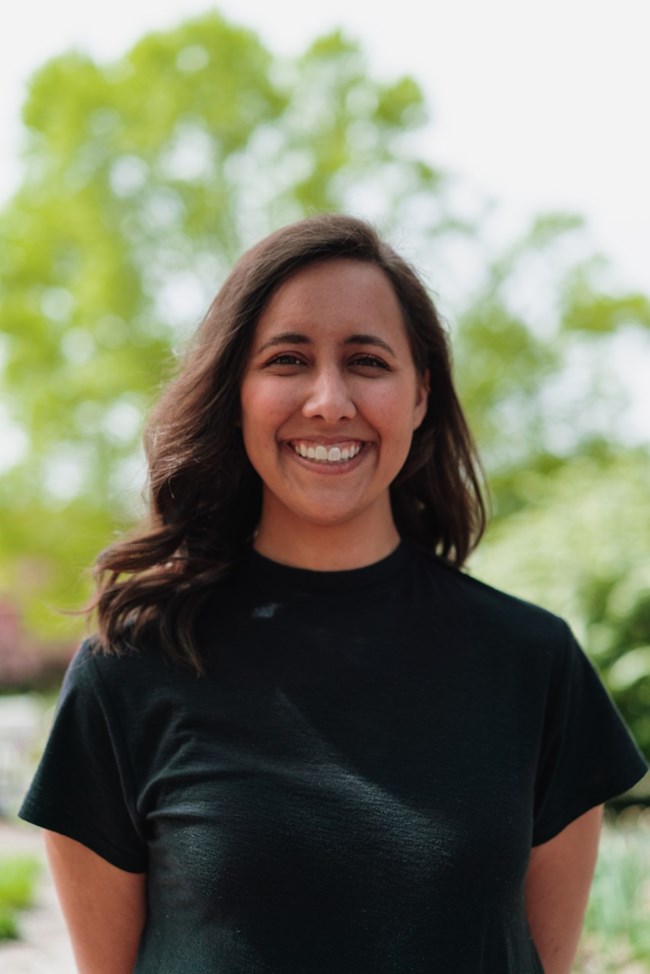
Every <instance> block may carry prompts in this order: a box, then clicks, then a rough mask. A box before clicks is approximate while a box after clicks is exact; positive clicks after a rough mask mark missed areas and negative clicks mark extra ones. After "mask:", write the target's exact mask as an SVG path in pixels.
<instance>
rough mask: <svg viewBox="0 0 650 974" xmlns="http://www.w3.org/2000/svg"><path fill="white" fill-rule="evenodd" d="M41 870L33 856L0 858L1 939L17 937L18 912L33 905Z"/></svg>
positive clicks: (14, 938)
mask: <svg viewBox="0 0 650 974" xmlns="http://www.w3.org/2000/svg"><path fill="white" fill-rule="evenodd" d="M39 870H40V867H39V864H38V861H37V860H36V859H34V858H32V857H31V856H15V857H12V858H8V859H4V858H3V859H0V941H1V940H16V939H17V937H18V935H19V932H18V921H17V916H16V914H17V913H18V911H20V910H25V909H27V908H28V907H29V906H31V905H32V901H33V898H34V889H35V885H36V880H37V878H38V874H39Z"/></svg>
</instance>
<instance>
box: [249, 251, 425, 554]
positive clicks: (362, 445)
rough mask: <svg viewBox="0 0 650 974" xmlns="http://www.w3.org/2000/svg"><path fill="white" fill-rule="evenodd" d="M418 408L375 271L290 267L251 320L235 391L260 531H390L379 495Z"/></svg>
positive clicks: (401, 335)
mask: <svg viewBox="0 0 650 974" xmlns="http://www.w3.org/2000/svg"><path fill="white" fill-rule="evenodd" d="M426 403H427V377H423V376H421V375H420V374H419V373H417V371H416V368H415V365H414V363H413V357H412V354H411V349H410V345H409V341H408V337H407V333H406V327H405V325H404V321H403V317H402V312H401V309H400V306H399V304H398V301H397V297H396V295H395V292H394V290H393V287H392V285H391V283H390V281H389V279H388V277H387V276H386V275H385V274H384V273H383V271H382V270H381V269H380V268H378V267H376V266H375V265H374V264H370V263H364V262H361V261H355V260H350V259H347V258H346V259H340V258H339V259H335V260H328V261H322V262H320V263H316V264H310V265H308V266H306V267H305V268H303V269H302V270H299V271H298V272H297V273H296V274H294V275H293V276H292V277H291V278H289V279H288V280H287V281H285V282H284V283H283V284H282V285H281V286H280V287H279V288H278V289H277V290H276V291H275V292H274V293H273V295H272V296H271V299H270V300H269V302H268V304H267V305H266V307H265V309H264V311H263V313H262V315H261V316H260V319H259V322H258V324H257V328H256V331H255V335H254V337H253V342H252V347H251V353H250V356H249V359H248V362H247V365H246V368H245V371H244V377H243V380H242V385H241V424H242V433H243V438H244V444H245V447H246V452H247V454H248V457H249V459H250V462H251V463H252V465H253V467H254V468H255V470H256V471H257V473H258V474H259V476H260V477H261V479H262V481H263V504H262V519H261V524H260V532H262V531H263V530H264V529H265V528H268V527H273V529H274V530H275V532H276V537H278V536H280V535H279V534H278V533H277V532H278V531H279V532H285V534H284V536H286V537H287V538H290V537H291V533H290V532H295V531H300V530H301V527H302V528H304V527H305V526H306V525H307V524H310V525H320V526H326V525H343V524H345V525H347V526H348V527H350V528H351V527H353V526H357V527H362V528H363V530H367V531H373V530H381V529H382V528H383V529H385V528H386V525H387V523H389V524H390V525H391V526H393V522H392V514H391V508H390V499H389V490H388V489H389V486H390V484H391V483H392V481H393V480H394V479H395V477H396V476H397V474H398V473H399V471H400V469H401V468H402V466H403V464H404V461H405V460H406V457H407V455H408V452H409V449H410V446H411V440H412V437H413V431H414V430H415V429H416V428H417V427H418V426H419V425H420V423H421V422H422V420H423V418H424V415H425V412H426ZM393 530H394V526H393Z"/></svg>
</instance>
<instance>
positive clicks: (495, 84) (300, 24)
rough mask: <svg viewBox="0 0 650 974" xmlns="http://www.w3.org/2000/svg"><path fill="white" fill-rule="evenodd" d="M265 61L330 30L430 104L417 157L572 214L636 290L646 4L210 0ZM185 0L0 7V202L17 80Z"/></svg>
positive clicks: (151, 21)
mask: <svg viewBox="0 0 650 974" xmlns="http://www.w3.org/2000/svg"><path fill="white" fill-rule="evenodd" d="M217 7H218V9H219V10H220V11H221V13H222V14H224V15H225V16H226V17H227V18H228V19H230V20H231V21H233V22H234V23H240V24H243V25H245V26H248V27H251V28H253V29H255V30H256V31H257V32H258V33H259V34H260V35H261V37H262V39H263V40H265V41H266V43H267V44H268V45H269V46H270V47H271V49H272V50H274V51H277V52H278V53H287V54H290V53H294V52H298V51H300V50H301V49H303V48H304V47H305V46H306V45H307V44H308V43H309V42H310V41H311V40H312V39H313V38H314V37H316V36H317V35H318V34H320V33H323V32H325V31H327V30H330V29H332V28H334V27H339V26H340V27H342V28H343V29H344V30H345V31H346V32H347V33H348V34H349V35H350V36H351V37H353V38H355V39H358V40H359V41H360V42H361V44H362V46H363V48H364V49H365V50H366V52H367V54H368V56H369V60H370V66H371V70H372V71H373V73H374V74H375V75H378V76H380V77H385V78H387V79H389V78H394V77H397V76H399V75H401V74H403V73H410V74H412V75H413V76H414V77H415V78H416V80H418V81H419V83H420V84H421V86H422V87H423V89H424V91H425V93H426V96H427V100H428V102H429V105H430V107H431V123H430V125H429V127H428V129H427V131H426V133H425V134H424V135H423V141H422V143H421V146H422V149H423V150H424V152H425V153H426V154H427V155H428V156H429V157H430V160H431V162H433V164H434V165H436V166H438V167H441V168H443V169H447V170H449V171H450V172H452V173H455V174H458V175H460V176H462V177H463V180H464V183H465V185H466V186H467V187H468V191H470V190H471V192H476V193H478V194H479V195H480V196H483V195H484V196H485V197H487V198H491V199H493V200H495V201H496V202H497V203H498V204H499V205H500V207H501V208H502V210H503V213H504V218H505V219H506V222H507V221H508V220H509V221H510V223H511V224H512V225H513V226H515V225H521V226H522V227H523V226H525V225H526V223H527V222H528V219H529V217H530V215H531V214H534V213H536V212H539V211H547V210H563V211H567V210H568V211H572V212H579V213H582V214H583V215H585V216H586V217H587V219H588V220H589V225H590V227H591V229H592V232H593V236H594V242H595V244H596V246H597V247H598V249H600V250H602V251H603V252H605V253H606V254H607V255H608V256H610V257H611V258H612V259H613V261H614V265H615V268H616V272H617V274H618V277H619V279H620V281H621V283H622V284H624V285H627V286H632V287H638V288H642V289H644V290H648V289H649V286H650V257H649V256H648V254H649V253H650V247H649V246H648V240H649V239H650V134H649V132H648V124H647V116H648V101H649V96H650V59H649V58H648V54H647V38H648V36H649V34H650V4H648V2H647V0H617V3H616V4H613V3H612V2H611V0H545V3H544V4H541V3H539V2H536V3H531V2H529V0H490V2H488V3H486V2H485V0H453V2H449V0H446V2H444V3H442V2H440V0H429V2H428V3H427V4H426V6H425V4H424V3H423V0H399V2H398V3H395V2H391V3H388V2H382V0H328V2H327V3H326V4H313V5H312V4H310V5H307V4H305V3H298V2H297V0H273V3H269V0H223V2H221V3H220V4H218V5H217ZM210 8H211V5H210V4H206V3H205V2H199V0H111V2H110V3H109V4H89V3H87V2H80V0H57V3H55V4H52V3H49V2H48V0H20V2H19V3H17V4H12V5H11V8H10V9H7V7H5V9H4V12H3V13H1V14H0V200H2V199H6V198H7V197H8V196H9V195H10V193H11V191H12V189H13V188H14V187H15V186H16V184H17V182H18V180H19V177H20V168H19V164H18V145H19V138H20V126H19V112H20V104H21V101H22V98H23V96H24V90H25V82H26V80H27V78H28V77H29V75H30V73H31V72H32V71H33V70H34V69H35V68H36V67H38V65H39V64H41V63H42V62H43V61H45V60H46V59H48V58H49V57H51V56H53V55H56V54H57V53H60V52H61V51H64V50H67V49H70V48H72V47H77V48H81V49H84V50H86V51H88V52H90V53H91V54H92V55H93V56H95V57H97V58H99V59H108V60H110V59H111V58H114V57H118V56H119V55H120V54H121V53H123V52H124V51H125V50H126V49H127V48H128V47H129V46H130V45H131V44H132V43H133V42H134V41H135V40H136V39H137V38H138V37H139V36H140V35H141V34H143V33H145V32H147V31H150V30H155V29H164V28H165V27H169V26H172V25H174V24H175V23H177V22H179V21H181V20H183V19H186V18H188V17H191V16H193V15H195V14H200V13H203V12H205V11H206V10H208V9H210Z"/></svg>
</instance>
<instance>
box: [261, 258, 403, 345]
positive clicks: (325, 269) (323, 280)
mask: <svg viewBox="0 0 650 974" xmlns="http://www.w3.org/2000/svg"><path fill="white" fill-rule="evenodd" d="M289 324H291V325H292V326H296V327H298V326H300V327H301V328H303V329H307V330H309V329H318V330H320V329H323V328H328V329H332V328H336V329H337V330H345V329H347V328H352V329H355V330H358V329H359V328H361V327H364V328H366V327H367V326H369V325H372V326H373V328H375V329H376V328H384V329H388V330H390V331H392V332H393V333H394V334H396V333H400V334H401V335H403V337H404V339H406V328H405V325H404V316H403V314H402V310H401V307H400V304H399V301H398V299H397V295H396V293H395V290H394V288H393V285H392V283H391V281H390V279H389V277H388V276H387V275H386V274H385V273H384V271H383V270H382V269H381V268H380V267H378V266H377V265H376V264H372V263H369V262H368V261H360V260H352V259H350V258H334V259H330V260H323V261H317V262H315V263H311V264H308V265H307V266H306V267H302V268H300V269H299V270H298V271H296V273H295V274H292V275H291V277H289V278H287V279H286V280H285V281H283V282H282V284H280V286H279V287H278V288H277V289H276V290H275V291H274V292H273V294H272V295H271V297H270V299H269V301H268V302H267V304H266V306H265V307H264V309H263V311H262V313H261V315H260V317H259V320H258V324H257V329H256V331H257V337H258V338H261V337H263V335H265V334H266V333H268V332H269V331H270V330H273V329H274V328H276V327H278V328H282V329H283V330H284V329H285V326H287V325H289Z"/></svg>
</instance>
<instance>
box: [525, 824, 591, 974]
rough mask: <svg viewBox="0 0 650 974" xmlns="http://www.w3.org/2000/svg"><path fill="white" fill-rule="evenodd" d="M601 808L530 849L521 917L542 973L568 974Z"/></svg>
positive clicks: (589, 873) (584, 897)
mask: <svg viewBox="0 0 650 974" xmlns="http://www.w3.org/2000/svg"><path fill="white" fill-rule="evenodd" d="M602 812H603V809H602V805H600V806H598V807H597V808H592V809H591V810H590V811H588V812H586V813H585V814H584V815H581V816H580V818H577V819H575V821H573V822H571V824H570V825H567V827H566V828H565V829H563V830H562V832H560V833H559V835H556V836H554V837H553V838H552V839H550V840H549V841H548V842H544V843H543V844H542V845H539V846H535V848H534V849H533V850H532V852H531V856H530V862H529V865H528V872H527V874H526V914H527V916H528V925H529V927H530V932H531V934H532V937H533V941H534V943H535V946H536V948H537V952H538V954H539V956H540V960H541V962H542V966H543V968H544V971H545V974H569V972H570V970H571V964H572V962H573V958H574V956H575V952H576V949H577V946H578V941H579V939H580V932H581V930H582V922H583V919H584V914H585V910H586V908H587V900H588V898H589V887H590V886H591V880H592V878H593V874H594V868H595V865H596V856H597V853H598V839H599V837H600V826H601V821H602Z"/></svg>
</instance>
